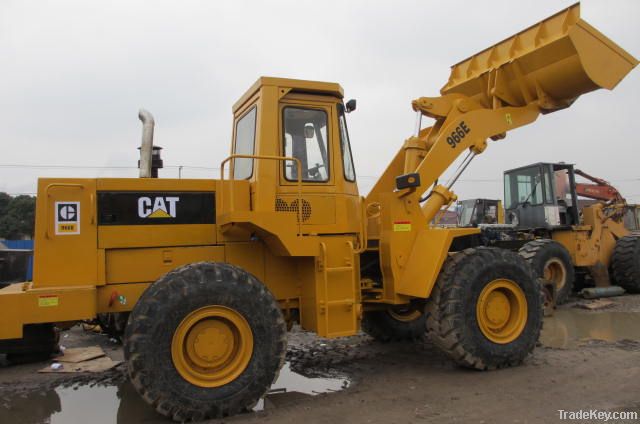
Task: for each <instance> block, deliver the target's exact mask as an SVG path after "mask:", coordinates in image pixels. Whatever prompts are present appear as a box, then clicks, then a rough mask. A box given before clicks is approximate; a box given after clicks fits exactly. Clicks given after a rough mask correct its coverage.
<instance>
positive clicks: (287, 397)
mask: <svg viewBox="0 0 640 424" xmlns="http://www.w3.org/2000/svg"><path fill="white" fill-rule="evenodd" d="M349 384H350V383H349V380H348V379H347V378H346V377H336V378H307V377H305V376H303V375H301V374H298V373H295V372H293V371H291V369H290V368H289V364H288V363H286V364H285V365H284V366H283V367H282V370H281V371H280V376H279V377H278V380H276V382H275V383H274V384H273V386H272V387H271V390H270V391H269V393H268V394H267V396H266V400H264V399H263V400H260V402H259V403H258V405H257V406H256V407H255V408H254V410H255V411H260V410H263V409H270V408H272V407H277V406H278V405H283V404H285V403H289V402H294V401H295V400H296V399H299V398H300V396H308V395H316V394H319V393H326V392H332V391H339V390H343V389H345V388H347V387H348V386H349ZM3 403H5V404H4V405H3ZM167 422H170V421H169V420H167V419H166V418H164V417H162V416H161V415H159V414H157V413H156V412H155V411H154V410H153V409H152V408H151V407H150V406H149V405H147V404H146V403H145V402H144V401H143V400H142V399H141V398H140V396H139V395H138V393H137V392H136V391H135V389H134V388H133V386H132V385H131V384H130V383H129V382H128V381H127V382H125V383H122V384H120V385H119V386H103V387H97V386H95V387H89V386H80V387H78V388H77V390H74V389H73V388H72V387H68V388H56V389H54V390H47V391H44V390H43V391H34V392H31V393H27V394H23V395H18V396H13V397H10V398H8V399H0V423H20V424H42V423H49V424H75V423H83V424H84V423H91V424H114V423H117V424H136V423H167Z"/></svg>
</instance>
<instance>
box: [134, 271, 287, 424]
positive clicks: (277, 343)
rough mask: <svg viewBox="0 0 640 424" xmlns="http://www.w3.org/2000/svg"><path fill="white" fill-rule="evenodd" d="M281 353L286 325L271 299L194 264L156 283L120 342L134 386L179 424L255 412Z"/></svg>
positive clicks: (234, 277) (252, 282)
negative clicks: (122, 342)
mask: <svg viewBox="0 0 640 424" xmlns="http://www.w3.org/2000/svg"><path fill="white" fill-rule="evenodd" d="M285 352H286V325H285V322H284V319H283V317H282V313H281V311H280V308H279V307H278V303H277V301H276V300H275V299H274V297H273V295H272V294H271V293H270V292H269V291H268V290H267V289H266V287H265V286H264V285H263V284H262V283H260V282H259V281H258V280H257V279H256V278H255V277H254V276H252V275H251V274H249V273H248V272H246V271H244V270H242V269H240V268H238V267H235V266H233V265H229V264H223V263H208V262H201V263H196V264H191V265H187V266H184V267H182V268H178V269H176V270H174V271H171V272H169V273H168V274H166V275H165V276H163V277H162V278H160V279H159V280H158V281H156V282H155V283H154V284H153V285H151V287H149V288H148V289H147V290H146V291H145V292H144V293H143V295H142V296H141V297H140V299H139V300H138V303H137V304H136V306H135V307H134V309H133V311H132V313H131V315H130V316H129V321H128V323H127V328H126V331H125V337H124V353H125V359H126V361H127V367H128V373H129V377H130V379H131V382H132V383H133V386H134V387H135V388H136V390H137V391H138V393H140V395H142V397H143V398H144V399H145V400H146V401H147V402H148V403H150V404H151V405H152V406H153V407H154V408H155V409H156V410H157V411H158V412H160V413H161V414H163V415H165V416H167V417H171V418H173V419H174V420H176V421H192V420H205V419H209V418H219V417H224V416H228V415H233V414H236V413H239V412H241V411H243V410H246V409H249V408H251V407H253V406H254V405H255V404H256V403H257V401H258V400H259V399H260V397H262V396H263V395H264V394H265V393H266V391H267V390H268V389H269V387H270V386H271V384H272V383H273V382H274V381H275V379H276V378H277V375H278V372H279V370H280V368H281V367H282V364H283V363H284V357H285Z"/></svg>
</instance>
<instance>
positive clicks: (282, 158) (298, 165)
mask: <svg viewBox="0 0 640 424" xmlns="http://www.w3.org/2000/svg"><path fill="white" fill-rule="evenodd" d="M232 159H266V160H276V161H282V162H286V161H291V162H295V164H296V169H297V171H298V180H297V181H296V185H297V187H298V210H297V215H298V236H301V235H302V162H301V161H300V159H298V158H294V157H291V156H269V155H231V156H229V157H228V158H226V159H225V160H223V161H222V163H221V164H220V181H221V182H224V167H225V165H226V163H227V162H229V161H230V160H232ZM234 181H235V179H234V178H233V175H231V172H230V173H229V183H230V184H229V199H230V208H229V212H232V211H233V208H234V204H233V182H234ZM220 210H223V211H224V185H222V195H221V196H220Z"/></svg>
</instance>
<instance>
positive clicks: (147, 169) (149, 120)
mask: <svg viewBox="0 0 640 424" xmlns="http://www.w3.org/2000/svg"><path fill="white" fill-rule="evenodd" d="M138 118H140V121H142V144H141V145H140V161H139V162H138V167H139V168H140V178H153V176H152V172H151V161H152V155H153V127H154V126H155V124H156V123H155V121H154V119H153V115H152V114H151V113H150V112H149V111H147V110H144V109H140V110H139V111H138Z"/></svg>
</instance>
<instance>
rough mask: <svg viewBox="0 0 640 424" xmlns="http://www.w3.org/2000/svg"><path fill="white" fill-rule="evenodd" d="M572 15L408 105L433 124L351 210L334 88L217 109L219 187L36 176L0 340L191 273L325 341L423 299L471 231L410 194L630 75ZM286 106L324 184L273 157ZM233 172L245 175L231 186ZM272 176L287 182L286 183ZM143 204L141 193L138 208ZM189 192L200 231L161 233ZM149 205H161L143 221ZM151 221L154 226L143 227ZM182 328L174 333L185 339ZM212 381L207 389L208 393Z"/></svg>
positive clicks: (435, 201)
mask: <svg viewBox="0 0 640 424" xmlns="http://www.w3.org/2000/svg"><path fill="white" fill-rule="evenodd" d="M578 13H579V12H578V8H577V6H574V7H572V8H569V9H567V10H566V11H564V12H562V13H560V14H558V15H556V16H554V17H551V18H549V19H548V20H545V21H543V22H541V23H540V24H538V25H537V26H536V27H532V28H531V29H529V30H526V31H524V32H523V33H520V34H518V35H517V36H515V37H512V38H510V39H508V40H506V41H504V42H502V43H500V44H498V45H496V46H494V47H492V48H490V49H488V50H485V51H484V52H481V53H479V54H478V55H476V56H474V57H472V58H470V59H468V60H467V61H464V62H462V63H460V64H458V65H455V66H454V67H453V69H452V73H451V77H450V79H449V82H448V84H447V85H446V86H445V87H444V88H443V89H442V96H440V97H434V98H427V97H422V98H419V99H417V100H415V101H414V102H413V107H414V109H415V110H416V111H417V112H419V113H420V114H421V115H424V116H428V117H431V118H434V119H435V120H436V122H435V124H434V125H433V126H432V127H430V128H425V129H422V130H420V131H419V134H417V135H416V136H414V137H410V138H409V139H408V140H407V141H406V142H405V145H404V146H403V147H402V148H401V149H400V151H399V152H398V153H397V154H396V156H395V157H394V158H393V159H392V161H391V162H390V164H389V166H388V168H387V169H386V171H385V172H384V173H383V174H382V176H381V177H380V179H379V181H378V182H377V184H376V185H375V187H374V188H373V190H372V191H371V192H370V193H369V195H368V196H367V197H366V199H363V198H361V197H360V196H359V193H358V187H357V184H356V183H355V181H351V180H352V179H350V178H348V177H347V175H348V169H347V166H346V165H345V163H346V161H345V159H344V154H345V153H344V151H343V146H342V145H341V140H342V141H344V140H343V138H344V134H343V133H342V132H343V131H341V130H342V128H341V127H340V123H339V122H340V116H341V115H340V113H341V112H340V111H341V106H342V97H343V92H342V88H341V87H340V86H339V85H338V84H335V83H324V82H313V81H300V80H290V79H279V78H264V77H263V78H260V79H259V80H258V81H257V82H256V83H255V84H254V85H253V86H252V87H251V88H250V89H249V90H248V91H247V92H246V93H245V94H244V95H243V96H242V97H241V98H240V100H238V102H236V104H235V105H234V106H233V114H234V126H233V128H234V132H233V134H232V140H234V143H232V149H231V157H230V158H229V159H227V160H225V161H223V162H222V164H221V168H222V170H221V177H220V179H219V180H173V179H55V180H53V179H41V180H40V181H39V186H38V199H37V211H36V216H37V218H36V221H37V222H36V234H35V238H36V242H35V246H36V247H35V269H34V281H33V283H31V284H15V285H11V286H9V287H7V288H5V289H2V290H0V310H2V311H3V319H2V320H0V339H12V338H19V337H21V335H22V326H23V325H24V324H31V323H42V322H58V321H74V320H82V319H90V318H93V317H95V316H96V314H98V313H110V312H124V311H129V310H131V309H132V308H133V306H134V305H135V303H136V301H137V299H138V298H139V296H140V295H141V293H142V292H143V291H144V290H145V289H146V287H148V286H149V284H151V283H153V282H154V281H155V280H156V279H158V278H159V277H160V276H162V275H163V274H165V273H166V272H168V271H170V270H172V269H175V268H177V267H179V266H181V265H184V264H188V263H192V262H198V261H221V262H228V263H231V264H234V265H237V266H239V267H241V268H243V269H245V270H247V271H249V272H250V273H252V274H253V275H255V276H256V277H257V278H258V279H259V280H260V281H262V282H263V283H264V284H265V285H266V286H267V287H268V288H269V290H270V291H271V292H272V293H273V294H274V296H275V298H276V299H277V300H278V301H279V302H280V305H281V307H282V309H283V311H284V313H285V317H286V318H288V319H294V318H295V317H297V318H298V319H299V321H300V322H301V324H302V326H303V327H304V328H306V329H308V330H312V331H315V332H317V333H318V334H320V335H321V336H325V337H338V336H348V335H352V334H355V333H356V332H357V331H358V329H359V320H360V316H361V313H362V309H363V307H367V308H376V307H377V308H380V307H384V306H387V307H388V306H390V305H398V304H408V303H409V302H410V301H411V300H412V299H416V298H418V299H425V298H428V297H429V295H430V293H431V289H432V287H433V286H434V284H435V281H436V279H437V278H438V275H439V273H440V270H441V268H442V264H443V263H444V261H445V259H446V257H447V255H448V253H449V252H450V251H451V250H452V243H453V242H454V241H455V240H456V239H461V238H463V237H466V236H469V235H473V234H475V233H477V232H478V230H477V229H473V228H470V229H467V228H460V229H458V228H437V227H434V226H432V225H431V224H430V222H432V221H433V218H434V217H435V216H436V214H438V213H439V211H440V210H441V209H442V208H443V207H444V206H447V205H450V204H451V202H453V201H455V199H456V197H455V194H454V193H453V192H452V191H451V190H450V187H445V186H442V185H437V186H436V187H435V188H434V189H433V192H432V194H431V196H430V197H429V199H428V200H427V201H426V202H424V204H422V205H421V203H420V197H421V196H422V195H423V194H424V193H425V191H426V190H427V189H428V188H429V187H430V186H432V185H433V184H434V182H435V181H436V180H437V179H438V178H439V177H440V176H441V175H442V174H443V173H444V171H445V170H446V169H447V168H448V167H449V166H450V165H451V164H452V163H453V162H454V161H455V160H456V158H458V157H459V156H460V154H461V153H463V152H469V151H470V152H473V153H475V154H480V153H482V152H483V151H484V150H485V148H486V147H487V139H489V138H492V139H499V138H502V137H504V135H505V133H506V132H507V131H510V130H512V129H515V128H518V127H520V126H523V125H526V124H529V123H531V122H533V121H534V120H535V119H536V118H537V117H538V115H539V114H540V113H548V112H552V111H554V110H557V109H559V108H562V107H566V106H568V105H570V104H571V102H573V101H574V100H575V99H576V98H577V97H578V96H580V95H581V94H583V93H586V92H589V91H592V90H594V89H596V88H599V87H605V88H609V89H611V88H613V86H615V84H616V83H617V82H618V81H619V80H621V79H622V78H623V77H624V75H626V73H628V72H629V71H630V70H631V69H632V68H633V67H634V66H635V64H636V63H637V62H636V61H635V59H633V58H632V57H631V56H629V55H628V54H626V53H625V52H624V51H622V50H621V49H620V48H619V47H617V46H615V45H614V44H613V43H612V42H611V41H609V40H608V39H606V38H605V37H604V36H602V35H601V34H600V33H598V32H597V31H596V30H595V29H593V28H591V27H590V26H589V25H588V24H586V23H585V22H584V21H582V20H579V17H578ZM604 64H606V66H604ZM300 108H302V109H305V110H306V111H314V113H317V114H323V115H324V116H326V123H327V125H326V128H325V129H323V130H322V131H323V132H324V134H322V136H320V135H318V131H317V130H315V131H314V130H313V128H311V129H309V130H308V129H307V127H306V126H305V127H304V143H306V142H307V140H306V139H308V138H315V139H318V140H319V139H320V138H321V137H322V138H323V139H326V140H327V151H326V156H327V159H328V160H327V162H326V163H325V166H324V169H323V171H322V173H323V175H326V181H303V178H302V177H301V175H302V173H303V172H302V171H303V168H302V167H303V166H304V163H303V161H302V160H301V159H300V158H299V157H298V156H296V157H293V156H295V154H294V155H293V156H287V155H288V154H289V155H292V153H287V151H286V148H285V144H286V143H287V140H288V139H287V137H288V135H287V134H285V129H284V127H283V125H284V124H283V121H284V118H283V117H284V116H285V114H286V113H288V112H287V111H292V112H291V113H292V114H296V113H299V111H297V110H296V109H300ZM253 113H255V125H254V126H253V127H254V129H255V138H254V145H253V149H252V150H251V151H247V150H246V149H238V150H237V151H236V149H235V147H234V146H235V141H236V140H237V137H236V136H237V135H238V134H237V132H238V130H237V128H239V125H240V121H241V120H242V119H243V118H244V117H246V116H249V114H253ZM241 128H242V131H245V132H246V131H247V128H250V127H242V126H241ZM291 137H293V136H291ZM292 144H293V143H292ZM356 159H357V158H356ZM247 161H249V163H252V165H251V167H250V171H251V172H250V176H248V177H247V178H246V179H242V178H232V177H231V176H233V175H235V172H236V169H242V166H244V165H242V166H241V164H246V163H247ZM307 165H308V164H307ZM294 169H295V170H296V171H295V172H294ZM318 170H319V168H316V170H315V171H314V172H316V173H318V175H319V171H318ZM238 172H240V171H238ZM287 173H291V174H293V175H298V177H296V178H289V179H287V178H286V176H287V175H288V174H287ZM307 173H309V175H311V171H310V170H307ZM404 174H415V176H416V177H419V183H418V184H416V185H414V186H411V187H409V188H403V189H400V190H397V189H396V183H395V179H396V177H398V176H401V175H404ZM412 178H413V177H412ZM411 181H413V182H415V181H417V178H414V179H413V180H411ZM104 193H110V194H111V195H113V198H114V199H115V198H119V199H128V198H130V197H132V196H134V197H136V199H134V201H137V202H138V204H137V207H138V208H139V210H138V211H137V215H136V210H135V208H136V205H135V203H133V204H131V205H129V206H127V208H128V209H126V208H125V209H121V210H119V212H118V213H122V214H123V215H127V214H130V215H131V214H132V216H133V218H131V219H132V221H131V222H129V223H127V224H117V222H119V221H118V220H119V219H120V217H119V215H118V213H113V214H109V213H106V212H105V209H104V203H103V201H101V200H99V198H101V196H104ZM145 193H147V194H148V193H151V194H149V195H148V199H147V196H146V194H145ZM154 193H155V194H154ZM158 193H160V195H159V196H157V195H158ZM172 193H173V194H172ZM176 193H178V194H176ZM180 196H182V197H181V199H182V200H179V201H178V200H175V198H174V197H180ZM189 196H192V197H193V196H196V197H197V196H204V197H201V198H202V199H204V198H208V197H207V196H214V197H211V200H210V201H207V202H208V203H203V204H202V207H203V208H214V209H213V211H212V213H211V214H212V215H214V216H215V219H213V220H211V221H210V222H209V221H207V220H204V221H207V222H206V223H203V222H200V223H195V222H188V223H182V224H180V223H177V221H176V222H171V220H172V219H176V220H177V219H179V218H180V213H178V214H171V213H169V212H171V210H170V208H171V205H174V206H175V204H180V205H181V204H182V203H175V202H184V198H186V197H189ZM142 197H145V199H144V200H140V199H141V198H142ZM158 197H162V198H163V199H164V200H161V201H160V202H161V204H162V202H166V203H165V206H166V205H169V206H166V207H165V209H162V208H160V209H158V207H156V206H157V205H156V202H158V200H157V199H158ZM171 199H173V200H171ZM129 200H131V199H129ZM56 202H62V203H60V204H57V203H56ZM65 202H66V203H65ZM171 202H174V203H171ZM211 203H214V205H211ZM74 205H78V206H77V207H79V212H80V213H79V219H78V220H77V222H73V223H64V222H63V223H60V222H58V218H56V216H57V215H56V214H57V213H60V214H62V215H64V216H63V218H64V219H67V218H71V220H73V219H74V217H75V216H76V214H75V213H74V208H75V207H76V206H74ZM300 205H302V207H299V206H300ZM114 207H115V206H114ZM54 212H55V213H54ZM194 214H196V215H197V208H196V209H195V211H194ZM62 215H60V216H62ZM173 215H176V216H173ZM155 218H160V219H164V220H165V222H164V224H162V225H160V224H158V225H156V224H153V223H151V222H148V221H146V220H148V219H155ZM199 218H202V216H200V217H199ZM109 220H112V221H109ZM114 222H115V223H116V224H117V225H116V224H114ZM156 222H159V221H156ZM361 255H363V256H361ZM364 255H368V257H369V258H371V257H374V258H375V259H376V260H377V264H376V266H379V268H380V270H381V274H382V281H379V282H376V283H377V284H378V285H377V286H373V285H371V284H369V281H368V280H367V279H362V281H361V270H360V264H361V260H362V259H363V258H364V257H365V256H364ZM209 312H211V311H209ZM209 312H206V313H209ZM219 312H220V311H218V310H214V311H213V312H211V313H213V314H214V315H215V314H216V313H219ZM489 315H490V316H493V315H491V313H490V314H489ZM498 318H499V317H498ZM232 321H233V320H232ZM236 324H237V326H236V327H237V328H242V324H241V322H240V321H238V322H236ZM185 328H187V330H185V334H186V332H187V331H188V328H190V327H189V326H188V325H187V327H185ZM206 330H207V329H202V331H205V332H206ZM221 331H222V330H221ZM224 331H226V330H224ZM229 331H231V330H229ZM239 331H240V333H242V331H241V330H239ZM185 337H186V336H185ZM238 340H240V339H238ZM185 343H186V345H189V342H188V341H187V342H185ZM194 343H195V342H194ZM238 343H240V344H242V340H240V341H238ZM233 346H236V345H235V344H234V345H233ZM234 348H235V347H234ZM193 349H194V353H193V355H191V356H190V357H189V358H190V359H189V358H187V359H184V360H183V361H182V364H183V365H184V367H183V371H184V373H185V375H186V374H189V372H190V371H189V366H188V365H186V364H188V362H189V361H190V360H192V361H193V360H195V359H194V358H196V357H197V356H198V355H199V353H198V348H196V346H195V344H193ZM242 352H244V353H243V355H244V354H246V352H247V351H246V350H242ZM214 353H215V352H214ZM203 354H204V355H209V354H213V353H211V352H209V353H207V351H205V352H204V353H203ZM227 371H228V370H227ZM225 372H226V371H225ZM229 372H231V373H233V372H234V371H233V370H231V371H229ZM222 374H224V372H223V373H222ZM222 374H220V375H216V376H213V377H211V376H209V377H211V378H213V379H214V380H216V379H217V380H216V381H218V382H219V381H224V376H223V375H222ZM209 377H207V376H204V377H203V376H199V377H198V376H196V377H193V378H194V379H195V380H198V379H200V380H199V381H206V380H207V379H208V378H209ZM203 384H208V383H203ZM212 384H217V383H212Z"/></svg>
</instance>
